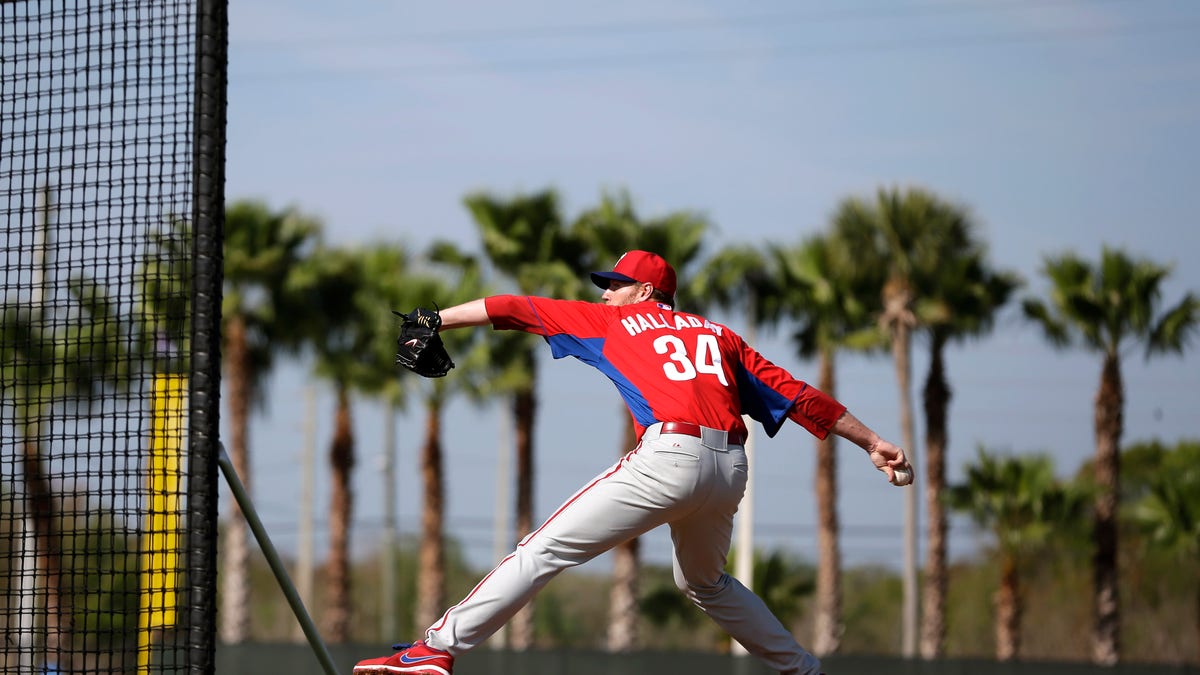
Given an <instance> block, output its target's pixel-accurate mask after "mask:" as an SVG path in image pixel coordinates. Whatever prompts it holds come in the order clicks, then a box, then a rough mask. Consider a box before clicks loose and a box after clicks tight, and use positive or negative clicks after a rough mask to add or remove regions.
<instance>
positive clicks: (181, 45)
mask: <svg viewBox="0 0 1200 675" xmlns="http://www.w3.org/2000/svg"><path fill="white" fill-rule="evenodd" d="M225 22H226V19H225V6H224V2H216V1H214V0H187V1H185V0H179V1H173V0H126V1H120V0H44V1H42V0H0V76H2V78H3V97H2V98H0V219H3V222H4V236H3V239H2V241H0V245H2V246H3V257H4V265H3V270H2V272H0V274H2V275H3V277H2V278H3V282H2V283H3V286H2V287H0V293H3V309H2V314H0V592H2V594H0V634H2V635H4V636H5V639H4V640H3V641H2V642H0V670H2V671H3V672H6V673H134V672H137V673H150V672H212V670H213V652H214V645H215V639H214V637H213V634H214V626H215V621H214V616H215V610H214V594H215V593H214V589H215V581H214V577H215V562H214V561H215V545H216V544H215V541H216V537H215V534H216V491H217V473H216V467H217V463H216V456H217V455H216V453H217V452H218V449H217V414H216V408H217V405H216V403H217V401H218V398H219V396H218V393H219V392H218V387H219V377H218V373H219V351H218V349H217V345H218V342H217V341H218V339H219V334H220V326H219V321H220V311H219V309H220V307H219V303H220V297H221V227H222V223H223V218H222V216H221V209H222V208H223V206H222V203H223V194H222V185H223V182H224V168H223V161H224V156H223V152H224V150H223V149H224V122H225V117H224V116H225V49H226V47H225V45H226V35H225Z"/></svg>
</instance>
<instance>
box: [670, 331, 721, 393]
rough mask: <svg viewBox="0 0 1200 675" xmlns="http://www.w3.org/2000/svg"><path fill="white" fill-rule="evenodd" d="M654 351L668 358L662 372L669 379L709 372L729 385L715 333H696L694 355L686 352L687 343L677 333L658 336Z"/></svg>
mask: <svg viewBox="0 0 1200 675" xmlns="http://www.w3.org/2000/svg"><path fill="white" fill-rule="evenodd" d="M654 351H656V352H658V353H659V354H665V355H666V356H667V358H669V359H670V361H667V362H666V363H664V364H663V372H664V373H666V374H667V379H669V380H676V381H684V380H694V379H696V377H697V376H698V375H700V374H709V375H716V376H717V379H718V380H720V381H721V384H722V385H724V386H726V387H728V386H729V382H728V381H727V380H726V379H725V371H724V370H722V369H721V350H720V348H719V347H718V346H717V337H716V336H715V335H709V334H708V333H698V334H697V335H696V349H695V351H694V354H695V356H691V355H689V354H688V350H687V345H686V344H684V342H683V340H682V339H681V338H680V337H679V336H678V335H661V336H659V337H658V339H656V340H655V341H654Z"/></svg>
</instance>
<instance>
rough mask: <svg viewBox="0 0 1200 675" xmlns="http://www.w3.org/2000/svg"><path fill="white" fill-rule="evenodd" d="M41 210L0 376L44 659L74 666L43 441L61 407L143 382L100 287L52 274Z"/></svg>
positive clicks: (9, 307) (1, 338)
mask: <svg viewBox="0 0 1200 675" xmlns="http://www.w3.org/2000/svg"><path fill="white" fill-rule="evenodd" d="M40 216H41V222H40V228H41V234H42V236H43V237H44V238H43V240H42V242H41V245H40V246H39V247H37V248H36V249H35V260H34V269H33V273H32V279H31V282H32V283H31V288H30V290H31V293H30V296H29V297H28V298H21V299H20V300H19V301H18V302H14V303H12V304H8V303H6V304H5V306H4V307H3V309H2V310H0V381H3V382H5V383H9V384H10V385H11V386H7V387H5V395H6V396H8V397H10V398H9V401H8V403H9V404H10V405H12V408H13V410H15V412H16V415H15V416H16V419H15V420H14V424H13V426H14V430H15V432H16V433H18V434H20V435H21V439H22V440H21V448H22V450H21V457H20V465H21V470H22V473H23V479H24V492H25V495H24V496H25V509H24V518H25V522H26V523H28V525H29V526H30V530H31V531H30V532H27V533H24V535H23V536H25V537H28V539H29V540H31V543H32V546H31V547H30V548H31V549H32V553H33V570H31V571H29V572H27V574H30V575H31V576H32V578H31V579H30V581H31V582H32V585H31V586H30V587H29V590H31V591H33V592H34V593H36V595H37V596H38V597H39V598H40V599H41V601H42V602H43V606H42V610H41V611H42V613H43V616H44V617H45V618H44V620H43V630H44V633H45V638H44V642H43V643H42V650H41V654H40V657H41V660H42V661H43V662H44V663H46V664H54V665H56V666H57V667H60V668H65V669H71V668H73V667H74V664H73V663H72V659H73V658H74V656H75V651H74V650H75V647H76V645H74V644H73V641H74V640H73V638H74V637H75V636H74V631H75V618H74V610H75V608H74V606H73V603H72V597H71V595H72V590H73V589H72V587H71V586H72V584H71V581H70V579H69V578H68V575H67V574H66V570H65V569H64V562H63V556H64V550H63V540H64V537H63V535H64V534H65V533H64V532H63V517H62V511H61V509H60V507H61V500H60V499H59V498H58V497H57V496H56V495H55V494H54V492H53V486H52V484H51V481H50V475H49V474H48V472H47V470H46V463H45V460H46V457H45V456H44V454H43V446H44V444H45V441H46V439H48V438H50V437H51V434H50V430H49V429H48V426H49V423H50V422H52V421H53V418H54V411H55V408H56V407H58V406H62V405H66V404H72V403H75V404H80V407H81V408H84V409H85V408H86V407H87V404H88V403H89V402H90V401H92V400H93V399H95V398H96V397H97V396H98V395H100V394H101V393H102V392H104V391H106V390H111V389H113V388H115V387H117V386H119V385H122V384H127V383H129V382H131V381H132V380H133V379H134V378H133V375H134V373H133V372H132V371H133V368H134V367H135V365H136V363H135V360H134V359H132V358H130V355H129V354H128V353H127V352H126V350H125V348H124V345H126V344H129V343H130V342H132V341H133V340H135V339H136V336H135V335H134V328H133V325H132V323H131V322H130V321H128V320H127V319H126V318H125V317H123V316H121V315H120V313H119V307H118V305H117V303H116V302H115V301H114V299H113V298H111V297H110V296H109V294H108V292H107V289H106V288H105V287H104V286H103V285H102V284H101V283H99V282H97V281H96V280H93V279H91V278H90V277H87V276H85V275H82V274H77V275H75V276H74V277H72V278H69V279H59V278H57V277H56V276H55V275H54V274H53V270H52V268H51V263H52V262H53V261H50V260H48V259H47V255H46V254H47V252H48V251H50V250H52V243H51V241H50V235H49V233H50V231H51V230H52V228H53V225H54V223H53V222H52V220H53V217H54V209H53V207H52V205H51V203H50V198H49V191H47V193H46V196H45V199H44V202H43V205H42V207H41V209H40ZM60 284H65V286H66V288H65V291H66V292H65V293H63V294H62V295H61V297H62V298H65V299H60V300H58V301H56V300H55V299H56V298H60V294H59V293H54V292H50V293H48V291H51V289H53V288H54V287H55V286H57V285H60ZM26 562H28V561H26ZM38 575H40V577H41V578H40V580H39V579H37V576H38ZM35 589H36V590H35ZM18 639H21V638H20V637H18ZM22 646H23V647H24V646H27V645H22ZM29 665H33V664H29Z"/></svg>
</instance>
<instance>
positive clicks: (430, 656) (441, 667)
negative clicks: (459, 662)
mask: <svg viewBox="0 0 1200 675" xmlns="http://www.w3.org/2000/svg"><path fill="white" fill-rule="evenodd" d="M392 649H396V650H398V651H397V652H396V653H395V654H392V655H391V656H381V657H379V658H375V659H367V660H365V661H359V662H358V664H357V665H355V666H354V675H376V674H388V673H392V674H398V673H403V674H404V675H451V674H452V673H453V671H454V657H453V656H451V655H450V653H449V652H444V651H442V650H440V649H434V648H432V647H430V646H428V645H426V644H425V643H424V642H421V641H419V640H418V641H417V642H414V643H412V644H399V645H393V646H392Z"/></svg>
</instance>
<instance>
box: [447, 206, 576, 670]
mask: <svg viewBox="0 0 1200 675" xmlns="http://www.w3.org/2000/svg"><path fill="white" fill-rule="evenodd" d="M464 203H465V205H466V207H467V209H468V210H469V211H470V212H471V216H472V218H473V219H474V220H475V224H476V226H477V227H478V228H479V233H480V236H481V238H482V240H483V249H484V252H485V253H486V254H487V257H488V259H489V260H490V261H491V263H492V265H493V266H494V267H495V268H496V269H497V270H498V271H499V272H500V273H502V274H503V275H504V276H506V277H508V278H509V280H511V281H512V282H513V284H514V285H515V286H516V288H517V290H518V291H519V292H520V293H522V294H525V295H546V296H554V297H559V298H578V297H582V293H583V289H584V286H583V280H582V275H583V272H584V271H585V265H584V264H583V263H584V261H585V253H584V248H583V245H582V243H581V242H579V241H578V240H577V239H575V238H574V237H572V236H570V235H569V234H568V233H567V231H566V229H565V228H564V227H563V221H562V216H561V214H560V211H559V205H558V196H557V194H555V192H554V191H552V190H545V191H542V192H539V193H536V194H533V195H518V196H515V197H513V198H511V199H508V200H504V199H502V198H499V197H495V196H493V195H490V194H486V193H474V194H470V195H468V196H467V197H466V198H465V199H464ZM512 344H513V345H514V346H515V345H520V348H519V349H518V350H517V351H516V352H514V354H513V357H514V359H517V360H519V361H520V363H519V367H520V368H522V369H523V370H524V371H525V372H526V373H528V378H527V379H525V378H522V380H521V381H520V382H518V383H517V385H516V388H515V389H514V390H513V392H512V411H513V419H514V433H515V436H516V438H515V445H516V465H517V467H516V473H517V490H516V492H517V495H516V504H517V508H516V511H517V513H516V521H517V522H516V526H517V532H518V536H519V537H523V536H524V534H525V533H527V532H531V531H533V480H534V451H533V429H534V421H535V419H536V414H537V396H536V392H537V359H536V351H535V349H536V345H537V342H536V341H535V340H534V339H533V336H530V335H523V336H521V339H520V340H519V341H517V340H514V341H513V342H512ZM510 626H511V631H510V634H509V638H510V641H511V642H510V646H511V647H512V648H513V649H517V650H523V649H528V648H529V647H531V646H533V610H532V607H526V608H525V609H523V610H521V611H520V612H518V613H517V615H516V616H515V617H514V618H513V620H512V622H511V624H510Z"/></svg>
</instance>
